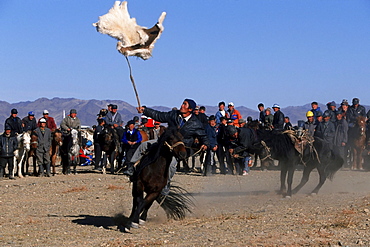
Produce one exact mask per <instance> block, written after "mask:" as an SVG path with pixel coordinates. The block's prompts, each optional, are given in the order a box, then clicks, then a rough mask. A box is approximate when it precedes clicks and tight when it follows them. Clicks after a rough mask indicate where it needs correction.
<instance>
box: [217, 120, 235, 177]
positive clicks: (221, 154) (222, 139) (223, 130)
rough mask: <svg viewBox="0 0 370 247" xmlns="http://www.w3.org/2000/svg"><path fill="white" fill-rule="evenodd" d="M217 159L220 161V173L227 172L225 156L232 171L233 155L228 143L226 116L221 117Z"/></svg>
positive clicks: (218, 131)
mask: <svg viewBox="0 0 370 247" xmlns="http://www.w3.org/2000/svg"><path fill="white" fill-rule="evenodd" d="M217 144H218V148H217V159H218V162H219V163H220V173H221V174H226V166H225V158H226V163H227V167H229V169H230V172H231V171H232V167H233V165H232V163H231V155H230V153H229V150H228V149H227V144H228V132H227V120H226V118H225V117H221V118H220V124H219V125H218V128H217Z"/></svg>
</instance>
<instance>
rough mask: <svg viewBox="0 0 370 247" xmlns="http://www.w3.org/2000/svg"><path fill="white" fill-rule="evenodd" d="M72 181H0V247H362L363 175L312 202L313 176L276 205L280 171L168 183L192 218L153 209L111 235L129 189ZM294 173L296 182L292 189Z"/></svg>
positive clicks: (123, 183)
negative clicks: (190, 200) (128, 229)
mask: <svg viewBox="0 0 370 247" xmlns="http://www.w3.org/2000/svg"><path fill="white" fill-rule="evenodd" d="M79 169H80V170H81V171H82V172H81V173H80V174H78V175H69V176H64V175H57V176H55V177H51V178H46V177H45V178H38V177H27V178H24V179H17V180H15V181H10V180H8V179H4V180H3V181H0V210H1V214H0V215H1V216H0V245H1V246H211V245H214V246H286V245H288V246H302V245H304V246H319V245H329V246H330V245H331V246H335V245H337V246H340V245H342V246H345V245H347V246H356V245H363V246H370V226H369V225H370V212H369V210H370V173H369V172H355V171H347V170H342V171H339V172H338V173H337V174H336V176H335V178H334V181H333V182H330V181H328V182H327V183H326V184H325V185H324V187H323V188H322V190H321V191H320V193H319V194H318V195H317V196H308V194H309V192H310V190H311V189H313V187H314V186H315V185H316V183H317V179H318V178H317V173H316V172H314V173H313V174H312V175H311V180H310V182H309V183H308V184H307V185H306V186H305V187H304V188H303V189H302V191H301V192H300V193H299V194H297V195H295V196H293V197H292V198H291V199H282V198H281V196H279V195H277V194H276V192H275V190H276V189H277V188H278V187H279V172H278V171H265V172H261V171H252V172H251V174H250V175H249V176H232V175H215V176H210V177H201V176H199V174H190V175H184V174H180V173H179V174H176V176H175V181H177V182H178V183H179V184H180V185H181V186H182V187H184V188H186V189H187V190H188V191H189V192H191V193H192V194H193V196H194V200H195V203H196V207H195V208H194V213H193V214H192V215H189V216H188V217H187V218H186V219H185V220H182V221H172V220H171V221H168V220H167V219H166V217H165V214H164V212H163V210H162V209H161V208H159V207H158V204H154V206H153V207H152V209H151V210H150V211H149V219H148V221H147V223H146V225H145V226H142V227H140V228H139V229H133V230H132V233H122V232H119V231H117V230H116V226H115V223H114V219H115V218H114V216H115V215H117V214H119V213H122V214H123V215H126V216H127V215H128V214H129V210H130V207H131V197H130V184H129V183H127V179H126V177H125V176H122V175H103V174H99V173H96V172H92V171H90V170H91V168H90V167H79ZM301 174H302V172H299V171H298V172H296V174H295V175H296V176H295V184H297V183H298V180H299V179H300V177H301Z"/></svg>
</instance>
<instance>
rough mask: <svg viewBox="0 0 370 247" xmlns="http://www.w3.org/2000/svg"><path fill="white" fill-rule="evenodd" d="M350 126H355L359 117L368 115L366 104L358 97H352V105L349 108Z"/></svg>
mask: <svg viewBox="0 0 370 247" xmlns="http://www.w3.org/2000/svg"><path fill="white" fill-rule="evenodd" d="M348 111H349V112H348V126H349V127H350V128H352V127H354V126H355V123H356V121H357V117H359V116H362V117H366V109H365V107H364V106H362V105H360V100H359V99H358V98H353V99H352V105H351V106H350V107H349V109H348Z"/></svg>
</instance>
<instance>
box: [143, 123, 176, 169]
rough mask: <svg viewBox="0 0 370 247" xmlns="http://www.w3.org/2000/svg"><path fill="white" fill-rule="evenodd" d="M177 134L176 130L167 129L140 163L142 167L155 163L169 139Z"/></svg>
mask: <svg viewBox="0 0 370 247" xmlns="http://www.w3.org/2000/svg"><path fill="white" fill-rule="evenodd" d="M176 132H177V129H176V128H168V129H166V130H165V131H164V132H163V134H162V135H161V136H160V137H159V138H158V142H156V143H153V144H152V145H151V146H150V147H149V150H148V153H147V154H146V155H144V156H143V158H142V159H141V162H140V166H141V167H142V168H143V167H145V166H147V165H150V164H151V163H153V162H155V161H156V160H157V159H158V158H159V156H160V153H161V150H162V148H163V147H164V145H165V142H166V141H167V140H168V138H169V137H170V136H171V135H173V134H174V133H176Z"/></svg>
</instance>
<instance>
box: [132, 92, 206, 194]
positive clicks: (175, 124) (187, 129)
mask: <svg viewBox="0 0 370 247" xmlns="http://www.w3.org/2000/svg"><path fill="white" fill-rule="evenodd" d="M195 107H196V103H195V101H194V100H192V99H185V100H184V101H183V103H182V105H181V107H180V110H172V111H169V112H160V111H156V110H153V109H150V108H147V107H140V108H137V110H138V113H142V114H144V115H145V116H148V117H151V118H153V119H154V120H155V121H158V122H161V123H167V124H168V127H169V128H179V132H180V133H181V135H182V136H183V138H184V139H183V142H184V144H185V146H186V147H191V146H192V145H193V143H194V140H195V139H198V141H199V143H200V149H201V150H207V147H208V146H209V141H208V138H207V135H206V132H205V130H204V127H203V124H202V123H201V122H200V121H199V119H198V118H197V117H196V116H194V114H192V113H193V110H194V109H195ZM176 165H177V161H176V159H173V160H172V162H171V165H170V172H169V181H168V183H167V186H166V188H165V191H164V194H166V193H167V192H169V184H170V181H171V179H172V177H173V175H174V174H175V172H176V168H177V167H176Z"/></svg>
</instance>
